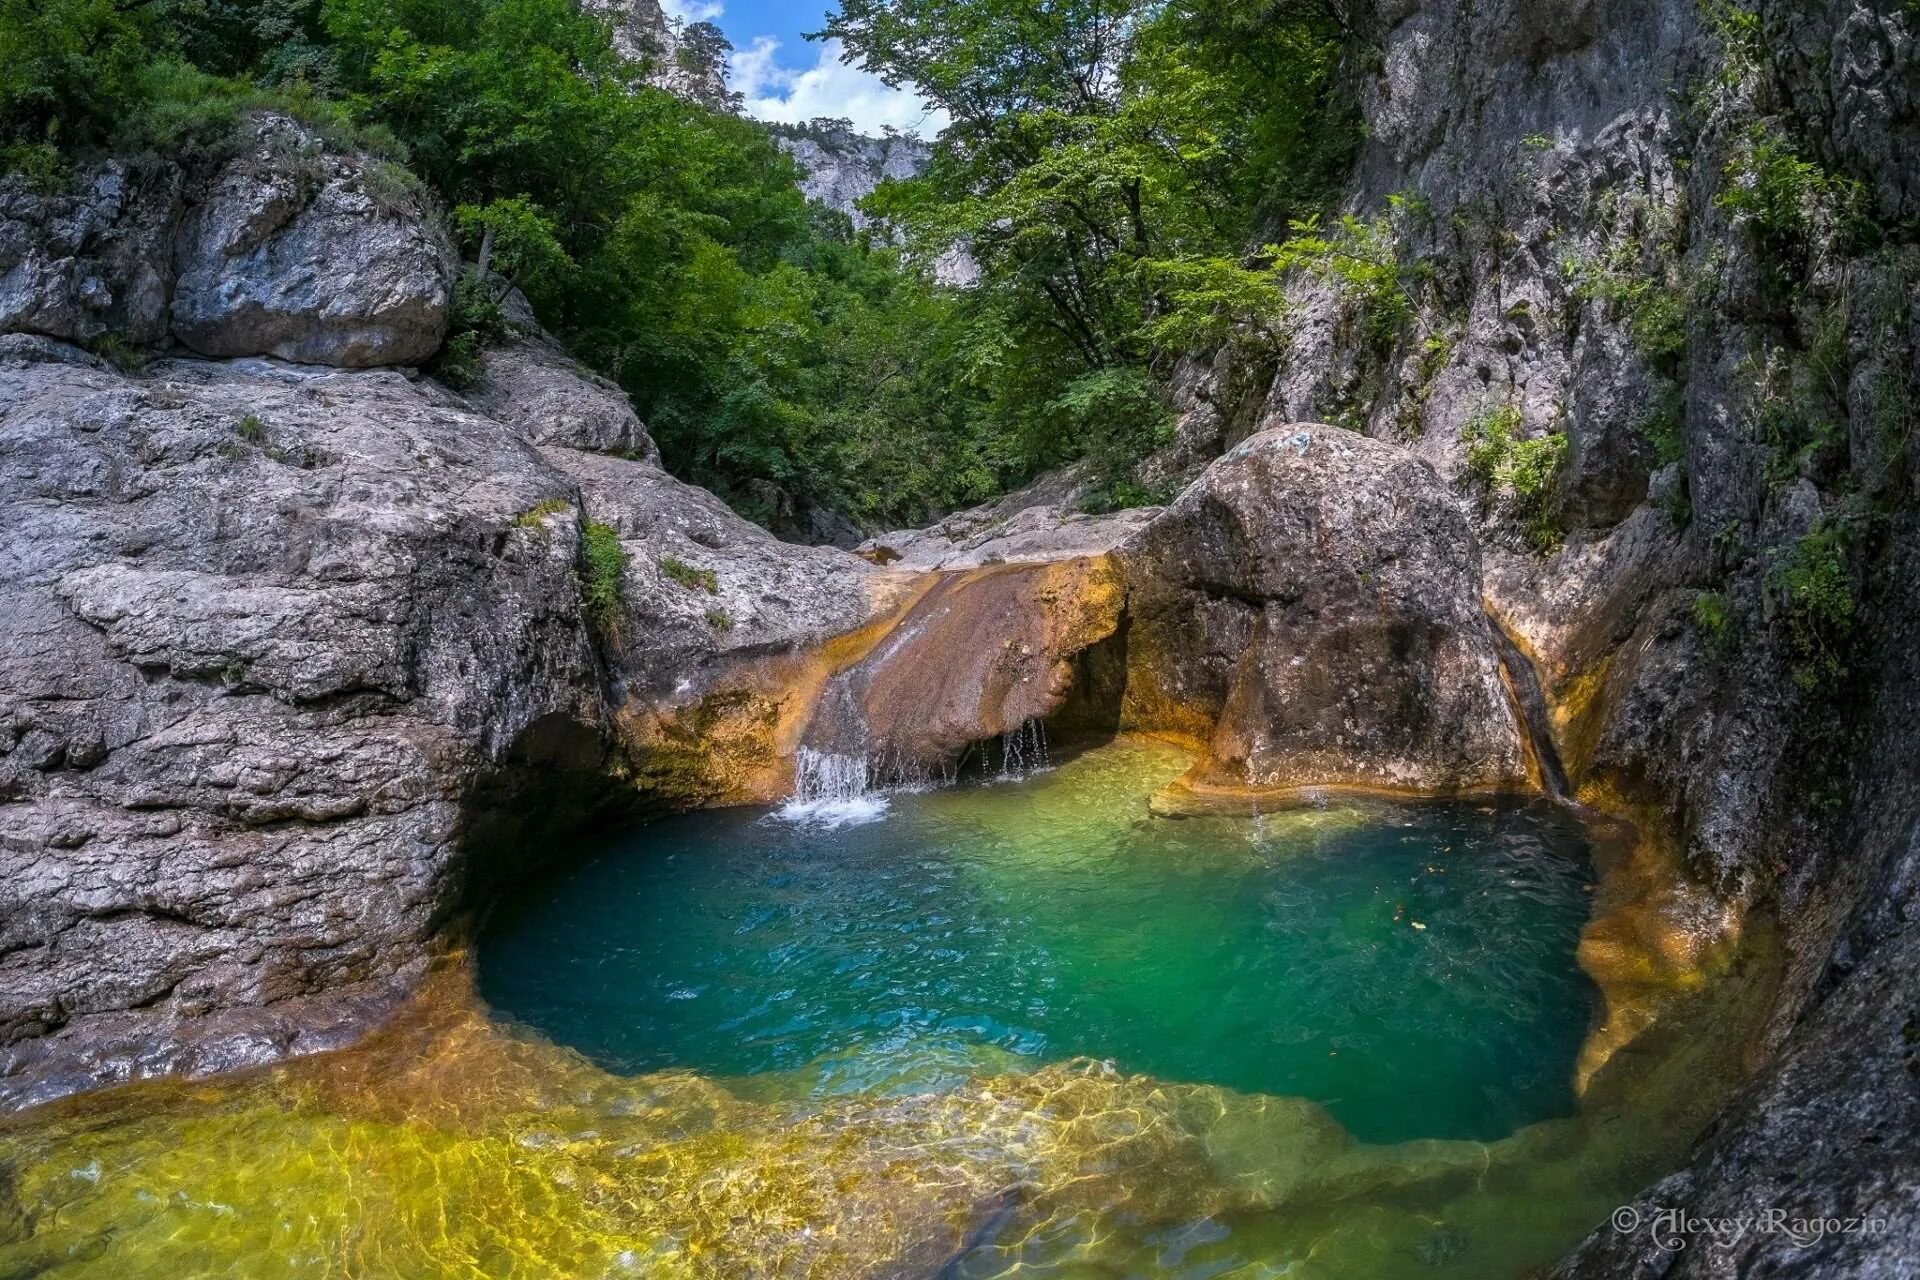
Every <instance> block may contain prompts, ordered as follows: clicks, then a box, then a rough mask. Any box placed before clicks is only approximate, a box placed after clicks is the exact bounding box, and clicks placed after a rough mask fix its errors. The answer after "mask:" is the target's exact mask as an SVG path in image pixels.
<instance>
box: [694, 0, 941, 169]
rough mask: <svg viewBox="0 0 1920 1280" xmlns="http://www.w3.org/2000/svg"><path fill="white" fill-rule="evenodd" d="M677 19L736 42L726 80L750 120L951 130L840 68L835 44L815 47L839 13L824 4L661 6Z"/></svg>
mask: <svg viewBox="0 0 1920 1280" xmlns="http://www.w3.org/2000/svg"><path fill="white" fill-rule="evenodd" d="M662 7H663V8H665V9H666V11H667V13H668V14H669V15H670V16H672V17H675V18H679V19H681V20H683V21H688V22H700V21H706V22H711V23H714V24H715V25H717V26H718V27H719V28H720V29H721V30H722V31H724V32H726V33H727V39H729V40H731V41H732V42H733V48H734V52H733V61H732V65H731V66H730V67H729V74H728V80H729V82H730V84H731V85H732V87H733V88H734V90H735V91H736V92H738V93H741V94H743V95H745V99H746V109H747V114H749V115H752V116H757V117H759V118H760V119H762V120H784V121H788V122H793V121H800V120H808V119H811V118H813V117H814V116H844V117H846V118H848V119H850V120H852V121H853V123H854V125H855V127H857V128H858V129H860V130H861V131H862V132H863V133H879V132H880V130H881V129H882V128H883V127H885V126H888V125H891V126H892V127H894V128H896V129H899V130H901V131H902V132H906V133H918V134H921V135H922V136H925V137H932V136H933V135H934V134H935V133H938V132H939V131H940V128H941V126H943V125H944V124H946V118H945V117H944V116H943V115H942V114H940V113H939V112H937V111H929V110H928V109H927V107H926V105H925V104H924V103H923V102H921V101H920V100H919V98H918V97H917V96H916V95H914V94H912V93H910V92H906V91H904V90H898V89H889V88H887V86H886V85H884V84H882V83H880V81H879V79H878V78H876V77H874V76H870V75H868V74H866V73H865V72H863V71H860V70H857V69H856V68H853V67H850V66H847V65H846V64H845V63H844V62H842V61H841V60H840V52H841V51H840V46H839V44H838V43H837V42H834V41H817V40H814V41H810V40H807V39H805V38H804V35H805V33H806V32H808V31H818V30H819V29H820V28H821V27H823V26H825V25H826V19H827V14H828V13H829V12H831V11H833V10H834V9H835V8H837V7H838V6H836V5H833V4H830V3H824V2H822V0H813V2H812V3H808V2H806V0H799V2H797V3H795V2H791V0H790V2H788V3H782V2H781V0H663V4H662Z"/></svg>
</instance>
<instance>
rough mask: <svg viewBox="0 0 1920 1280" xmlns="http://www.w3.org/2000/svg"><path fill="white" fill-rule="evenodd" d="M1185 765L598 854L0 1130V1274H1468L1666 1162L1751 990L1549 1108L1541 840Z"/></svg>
mask: <svg viewBox="0 0 1920 1280" xmlns="http://www.w3.org/2000/svg"><path fill="white" fill-rule="evenodd" d="M1185 764H1186V761H1185V759H1184V758H1182V757H1181V756H1180V755H1179V754H1178V753H1176V752H1173V751H1170V750H1168V749H1166V748H1163V747H1158V746H1152V745H1145V744H1139V743H1122V744H1118V745H1116V746H1114V747H1111V748H1107V749H1103V750H1101V751H1098V752H1095V753H1092V754H1090V755H1087V756H1084V757H1082V758H1080V759H1078V760H1075V761H1073V762H1071V763H1069V764H1067V765H1065V766H1063V767H1061V768H1059V769H1057V770H1055V771H1054V772H1051V773H1049V774H1047V775H1045V776H1043V777H1040V778H1037V779H1034V780H1032V781H1029V782H1025V783H1021V784H1017V785H1005V786H994V787H982V788H973V789H966V790H961V791H955V792H947V793H932V794H926V795H920V796H902V797H894V798H892V799H891V800H890V801H889V803H888V806H887V809H886V812H885V813H884V815H882V816H880V817H879V819H878V820H877V821H873V822H870V823H867V824H865V825H860V826H850V827H842V828H839V829H836V830H828V829H824V828H821V827H818V826H815V827H798V828H797V827H794V826H792V825H788V824H783V823H782V822H780V821H778V820H771V819H765V818H764V816H763V815H757V814H733V815H705V816H702V817H699V818H690V819H687V820H685V821H684V822H677V823H670V824H664V825H661V826H658V827H654V828H649V829H647V830H645V831H642V832H638V833H636V834H635V835H633V836H632V837H631V838H627V839H621V840H616V841H614V842H612V843H611V844H609V845H606V846H604V847H602V848H601V849H600V850H598V856H597V857H595V858H593V859H592V860H590V861H588V862H585V863H580V864H577V865H576V867H575V869H574V870H572V871H570V872H567V873H565V874H562V875H560V876H558V877H556V878H553V879H550V880H548V881H547V882H545V883H544V884H537V885H534V886H532V887H529V888H527V889H526V890H524V891H522V892H521V893H520V894H519V895H518V896H517V899H516V901H515V902H514V903H513V904H512V909H511V910H509V911H506V912H503V913H502V914H501V915H500V916H499V917H498V918H497V919H496V920H495V921H494V922H493V924H492V927H491V929H490V930H489V932H488V933H487V934H486V935H484V936H483V937H482V939H481V941H480V943H479V945H478V947H477V953H478V954H477V975H478V980H477V987H478V990H476V966H475V965H474V964H471V963H468V962H466V961H465V960H462V959H461V958H458V957H456V958H455V959H454V960H453V961H452V962H450V963H448V964H447V965H445V966H443V967H441V968H440V969H438V970H437V971H436V972H435V973H434V974H433V975H431V976H430V978H429V980H428V982H427V983H426V985H425V987H424V989H423V990H422V992H421V994H420V996H419V998H418V999H417V1000H416V1001H415V1002H414V1004H413V1005H412V1006H411V1007H410V1008H409V1009H408V1010H407V1011H406V1012H405V1013H404V1014H403V1015H402V1016H401V1017H399V1018H397V1019H396V1020H395V1021H394V1022H393V1024H392V1025H391V1026H390V1027H389V1028H387V1029H386V1030H384V1031H382V1032H381V1033H380V1034H378V1035H376V1036H374V1037H372V1038H370V1039H369V1040H368V1041H366V1042H365V1043H363V1044H361V1045H358V1046H356V1047H355V1048H353V1049H351V1050H347V1051H344V1052H340V1053H334V1054H325V1055H320V1056H317V1057H313V1058H309V1059H304V1060H298V1061H294V1062H289V1063H286V1064H282V1065H280V1066H277V1067H274V1068H272V1069H268V1070H263V1071H259V1072H254V1073H250V1074H245V1075H238V1076H231V1077H227V1078H224V1079H219V1080H212V1081H204V1082H183V1081H160V1082H155V1083H152V1084H145V1085H136V1086H130V1087H127V1088H122V1089H117V1090H109V1091H105V1092H101V1093H97V1094H93V1095H88V1096H85V1097H80V1098H75V1099H70V1100H68V1101H65V1102H62V1103H57V1104H54V1105H51V1106H48V1107H44V1108H41V1109H39V1110H38V1111H35V1112H30V1113H25V1114H21V1115H15V1116H9V1117H0V1277H16V1276H17V1277H25V1276H34V1277H45V1278H47V1280H91V1278H92V1277H108V1278H110V1280H183V1278H186V1277H202V1276H205V1277H214V1276H220V1277H243V1278H245V1280H282V1278H287V1280H292V1278H294V1277H300V1278H317V1277H367V1278H369V1280H374V1278H378V1280H387V1278H392V1280H437V1278H439V1277H449V1278H451V1277H459V1278H461V1280H473V1278H475V1277H488V1278H492V1277H527V1278H528V1280H535V1278H539V1280H546V1278H550V1277H580V1278H582V1280H587V1278H591V1280H603V1278H613V1277H649V1278H654V1277H657V1278H659V1280H785V1278H787V1277H793V1278H795V1280H801V1278H804V1280H904V1278H906V1277H928V1278H932V1277H936V1276H937V1277H941V1278H942V1280H986V1278H987V1277H1014V1276H1018V1277H1042V1276H1044V1277H1060V1278H1072V1280H1128V1278H1133V1277H1138V1278H1140V1280H1273V1278H1274V1277H1280V1276H1286V1277H1289V1278H1290V1280H1498V1278H1499V1277H1516V1276H1519V1275H1522V1274H1523V1273H1525V1272H1527V1271H1528V1270H1529V1269H1530V1268H1535V1267H1538V1266H1541V1265H1543V1264H1545V1263H1547V1262H1549V1261H1551V1260H1552V1259H1553V1258H1555V1257H1556V1256H1558V1255H1560V1254H1561V1253H1564V1252H1565V1251H1566V1250H1567V1249H1568V1248H1569V1247H1571V1246H1572V1245H1573V1244H1575V1243H1576V1242H1577V1241H1578V1240H1579V1239H1580V1238H1581V1237H1582V1236H1583V1235H1584V1234H1586V1232H1587V1231H1589V1230H1590V1229H1592V1228H1593V1227H1594V1226H1595V1225H1596V1224H1599V1223H1600V1222H1602V1221H1603V1220H1604V1219H1605V1217H1606V1215H1607V1213H1608V1211H1609V1210H1610V1209H1611V1208H1612V1207H1613V1206H1615V1205H1617V1204H1619V1203H1621V1201H1622V1199H1623V1198H1624V1197H1626V1196H1628V1195H1630V1194H1631V1193H1632V1192H1634V1191H1635V1190H1637V1189H1638V1188H1640V1187H1643V1186H1645V1185H1647V1184H1648V1183H1650V1182H1651V1181H1653V1180H1654V1179H1655V1178H1657V1177H1659V1176H1660V1175H1661V1174H1663V1173H1665V1172H1667V1171H1668V1170H1670V1169H1671V1168H1673V1167H1675V1165H1676V1163H1677V1162H1678V1161H1679V1159H1680V1158H1681V1155H1682V1153H1683V1152H1684V1150H1685V1148H1686V1145H1687V1144H1688V1142H1690V1141H1691V1139H1692V1136H1693V1135H1694V1134H1696V1133H1698V1132H1699V1131H1700V1129H1701V1127H1702V1126H1703V1125H1704V1124H1705V1122H1706V1120H1707V1118H1708V1117H1709V1116H1710V1115H1711V1114H1712V1111H1713V1108H1714V1107H1715V1106H1716V1105H1717V1101H1718V1099H1720V1098H1721V1097H1723V1096H1724V1095H1725V1091H1726V1090H1727V1089H1728V1088H1729V1087H1730V1086H1731V1084H1732V1078H1731V1077H1730V1076H1729V1075H1728V1073H1727V1071H1726V1064H1727V1063H1729V1062H1731V1061H1734V1060H1736V1059H1737V1057H1738V1044H1739V1042H1740V1041H1739V1037H1740V1035H1741V1034H1742V1032H1741V1030H1740V1029H1741V1028H1743V1027H1746V1026H1750V1025H1752V1019H1753V1017H1754V1011H1755V1010H1757V1009H1759V1008H1762V1007H1764V999H1765V994H1766V990H1767V986H1766V984H1765V983H1764V982H1760V981H1742V982H1728V983H1725V984H1719V985H1715V986H1711V987H1702V988H1700V991H1701V995H1700V996H1699V997H1698V998H1697V999H1696V1000H1695V1004H1697V1005H1698V1007H1697V1008H1693V1007H1691V1006H1689V1008H1688V1009H1682V1010H1680V1011H1679V1012H1676V1013H1674V1014H1672V1015H1670V1016H1669V1017H1668V1019H1667V1020H1666V1021H1663V1022H1661V1023H1659V1024H1656V1027H1655V1031H1654V1032H1652V1033H1647V1034H1643V1035H1642V1036H1640V1038H1639V1039H1638V1040H1637V1041H1636V1042H1635V1044H1634V1045H1633V1046H1632V1049H1633V1051H1632V1052H1630V1053H1622V1054H1621V1055H1620V1058H1619V1061H1620V1062H1622V1063H1624V1064H1625V1074H1624V1075H1620V1076H1618V1078H1614V1077H1615V1073H1613V1072H1612V1070H1611V1069H1610V1070H1609V1073H1608V1079H1606V1080H1604V1081H1602V1082H1600V1083H1597V1084H1596V1085H1595V1087H1594V1088H1593V1089H1591V1090H1590V1091H1589V1092H1588V1093H1587V1094H1586V1095H1585V1096H1584V1097H1583V1098H1582V1099H1581V1101H1580V1103H1579V1105H1578V1107H1577V1108H1576V1107H1575V1105H1574V1102H1573V1100H1572V1098H1571V1096H1570V1093H1569V1084H1568V1081H1569V1078H1570V1075H1571V1059H1572V1054H1573V1051H1574V1048H1575V1046H1576V1045H1577V1043H1578V1042H1579V1040H1580V1033H1581V1030H1582V1028H1583V1027H1584V1026H1585V1025H1586V1022H1587V1018H1588V1010H1589V1003H1590V994H1589V992H1588V990H1587V988H1586V985H1585V983H1584V981H1583V980H1582V979H1581V978H1580V977H1579V975H1578V972H1577V971H1576V970H1575V969H1574V967H1573V964H1572V946H1573V937H1574V931H1575V930H1576V929H1577V927H1578V926H1579V923H1580V921H1581V920H1582V919H1583V918H1584V916H1585V905H1584V903H1585V899H1586V898H1587V897H1588V896H1589V895H1588V894H1587V893H1586V892H1585V879H1586V864H1585V858H1584V849H1583V843H1582V837H1581V834H1580V832H1579V830H1578V829H1577V828H1576V827H1572V826H1569V825H1568V824H1567V822H1566V821H1565V820H1563V819H1562V818H1560V817H1558V816H1556V815H1554V814H1553V813H1551V812H1550V811H1545V810H1539V809H1532V808H1527V807H1518V808H1512V807H1509V808H1491V807H1482V806H1458V805H1435V806H1415V807H1396V806H1383V805H1357V806H1355V805H1346V804H1335V805H1332V806H1330V807H1328V808H1326V809H1324V810H1319V811H1305V812H1296V813H1290V814H1285V815H1275V816H1270V817H1267V818H1264V819H1260V820H1254V821H1249V820H1244V819H1241V820H1230V819H1208V820H1192V821H1188V822H1184V823H1182V822H1170V821H1165V820H1150V819H1148V818H1146V817H1145V799H1146V796H1147V795H1148V793H1149V792H1150V791H1151V790H1152V789H1153V788H1154V787H1155V786H1158V785H1159V784H1161V783H1163V782H1164V781H1166V780H1167V779H1168V778H1170V777H1172V776H1174V775H1175V774H1176V773H1178V772H1179V771H1180V770H1181V769H1182V768H1183V767H1184V766H1185ZM578 852H583V853H591V852H593V851H591V850H581V851H578ZM1416 924H1421V925H1424V926H1425V928H1415V927H1414V926H1415V925H1416ZM483 995H484V999H483V998H482V996H483ZM1570 1112H1571V1113H1573V1114H1571V1115H1569V1113H1570ZM1548 1117H1564V1118H1548ZM1529 1121H1533V1123H1527V1122H1529ZM1516 1125H1521V1126H1523V1127H1520V1128H1518V1130H1517V1131H1515V1132H1512V1133H1510V1134H1509V1132H1508V1131H1509V1130H1510V1129H1513V1127H1514V1126H1516ZM1502 1135H1506V1136H1502ZM1403 1139H1406V1140H1403ZM1480 1139H1487V1140H1480Z"/></svg>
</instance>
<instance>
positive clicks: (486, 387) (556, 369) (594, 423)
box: [467, 328, 660, 463]
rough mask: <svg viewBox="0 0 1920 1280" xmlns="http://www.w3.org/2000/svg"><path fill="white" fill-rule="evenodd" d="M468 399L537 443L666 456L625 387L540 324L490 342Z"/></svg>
mask: <svg viewBox="0 0 1920 1280" xmlns="http://www.w3.org/2000/svg"><path fill="white" fill-rule="evenodd" d="M467 398H468V400H470V401H471V402H472V403H473V405H474V407H475V408H477V409H479V410H480V411H481V412H482V413H484V414H486V415H487V416H488V417H490V418H495V419H498V420H499V421H501V422H504V423H506V424H507V425H508V426H510V427H512V428H513V429H514V430H516V431H518V432H519V433H520V434H521V435H522V436H523V437H525V438H526V439H528V440H530V441H532V442H533V443H535V444H551V445H562V446H565V447H567V448H570V449H586V450H590V451H592V452H595V453H617V454H619V455H621V456H622V457H626V458H632V459H635V460H637V461H645V462H655V463H657V462H659V461H660V450H659V449H658V448H656V447H655V445H654V443H653V437H651V436H650V435H648V434H647V428H646V424H645V423H643V422H641V421H640V415H639V414H637V413H635V412H634V411H633V401H631V400H629V399H628V398H627V393H626V392H624V391H622V390H621V389H620V388H619V386H617V385H616V384H615V383H613V382H611V381H609V380H608V379H606V378H602V377H599V376H598V375H596V374H594V373H591V372H589V371H588V370H586V369H584V368H582V367H581V365H580V364H579V362H578V361H576V360H574V359H573V357H571V356H569V355H568V354H567V353H566V352H565V351H564V350H562V349H561V347H560V345H559V344H558V343H557V342H555V341H553V340H552V339H551V338H550V337H548V336H547V335H546V334H544V333H542V332H540V331H538V330H537V328H536V329H534V330H533V331H530V332H527V333H516V334H514V335H513V336H511V337H509V338H508V339H507V340H505V341H504V342H501V343H499V344H497V345H494V346H490V347H488V348H487V349H486V351H485V352H484V353H483V354H482V356H481V376H480V381H479V383H478V384H477V385H476V386H474V387H473V388H472V389H471V390H470V391H469V392H468V393H467Z"/></svg>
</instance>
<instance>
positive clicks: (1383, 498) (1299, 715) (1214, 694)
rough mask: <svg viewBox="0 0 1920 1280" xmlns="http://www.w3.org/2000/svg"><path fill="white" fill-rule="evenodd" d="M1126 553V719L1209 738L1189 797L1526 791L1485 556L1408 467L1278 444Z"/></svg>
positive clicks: (1383, 454) (1270, 435) (1426, 471)
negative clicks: (1484, 577) (1485, 586)
mask: <svg viewBox="0 0 1920 1280" xmlns="http://www.w3.org/2000/svg"><path fill="white" fill-rule="evenodd" d="M1123 554H1124V557H1125V559H1126V563H1127V576H1128V580H1129V583H1130V585H1131V593H1130V597H1129V606H1128V607H1129V614H1130V626H1129V629H1128V633H1127V663H1128V677H1127V690H1126V706H1125V709H1124V711H1123V720H1124V721H1125V722H1126V723H1129V724H1133V725H1138V726H1141V727H1157V728H1162V729H1166V730H1172V731H1177V732H1184V733H1186V734H1188V735H1190V736H1192V737H1194V738H1196V739H1198V740H1200V741H1201V742H1204V743H1205V744H1206V747H1207V752H1208V754H1207V758H1206V760H1205V761H1204V762H1203V763H1202V764H1201V765H1199V766H1198V767H1197V768H1196V770H1195V772H1194V774H1193V775H1192V776H1191V778H1190V782H1191V783H1192V784H1194V785H1200V786H1227V787H1235V788H1256V789H1278V788H1284V789H1298V788H1306V787H1316V786H1361V787H1385V788H1392V789H1399V790H1415V789H1418V790H1425V791H1464V790H1472V789H1479V788H1489V787H1500V786H1505V785H1509V784H1517V783H1520V782H1522V781H1524V779H1525V777H1526V761H1525V757H1524V754H1523V750H1522V747H1521V742H1520V738H1519V736H1518V734H1517V733H1516V730H1515V725H1514V714H1513V710H1512V708H1511V706H1510V705H1509V702H1508V698H1507V694H1506V691H1505V688H1504V686H1503V685H1502V683H1501V677H1500V666H1499V661H1498V658H1497V656H1496V654H1495V652H1494V648H1493V642H1492V638H1491V636H1490V634H1489V632H1488V622H1487V619H1486V617H1485V615H1484V614H1483V613H1482V611H1481V603H1480V561H1479V548H1478V546H1477V544H1476V543H1475V540H1474V537H1473V533H1472V531H1471V529H1469V527H1468V525H1467V522H1466V520H1465V518H1464V517H1463V516H1462V514H1461V512H1460V509H1459V507H1458V506H1457V505H1456V504H1455V503H1454V502H1453V500H1452V498H1451V495H1450V494H1449V493H1448V492H1447V490H1446V488H1445V487H1444V486H1443V485H1442V484H1441V483H1440V480H1439V478H1438V477H1437V476H1435V475H1434V473H1433V471H1432V470H1431V468H1429V467H1428V466H1427V465H1426V464H1424V463H1422V462H1421V461H1419V460H1418V459H1417V458H1414V457H1412V456H1411V455H1409V454H1407V453H1406V452H1405V451H1403V450H1401V449H1398V448H1395V447H1394V446H1392V445H1388V444H1383V443H1381V442H1379V441H1376V440H1370V439H1368V438H1366V437H1364V436H1359V435H1356V434H1354V433H1352V432H1349V431H1343V430H1340V429H1339V428H1336V427H1327V426H1321V425H1317V424H1296V425H1292V426H1286V427H1275V428H1270V429H1268V430H1266V431H1262V432H1260V433H1259V434H1258V435H1255V436H1253V437H1251V438H1250V439H1248V440H1246V441H1245V442H1243V443H1242V444H1240V445H1238V446H1236V447H1235V448H1234V449H1233V450H1232V451H1231V452H1230V453H1228V454H1227V455H1226V456H1225V457H1224V458H1222V459H1220V460H1219V461H1218V462H1216V463H1214V464H1213V465H1212V466H1211V467H1209V468H1208V469H1207V471H1206V473H1205V474H1204V475H1202V476H1201V478H1200V479H1199V480H1198V481H1197V482H1195V484H1194V485H1193V487H1192V488H1190V489H1189V490H1188V491H1187V492H1186V493H1184V494H1182V495H1181V496H1180V498H1179V500H1178V501H1176V502H1175V503H1174V504H1173V505H1172V506H1171V507H1169V508H1168V509H1167V510H1166V511H1165V512H1164V513H1163V514H1162V515H1160V516H1159V517H1158V518H1157V519H1156V520H1154V522H1153V523H1152V524H1151V525H1149V526H1147V528H1146V529H1145V530H1143V531H1142V532H1141V533H1140V534H1139V535H1137V536H1136V537H1135V538H1134V539H1133V540H1132V541H1131V542H1130V543H1129V544H1128V545H1127V546H1126V548H1125V549H1124V551H1123Z"/></svg>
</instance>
